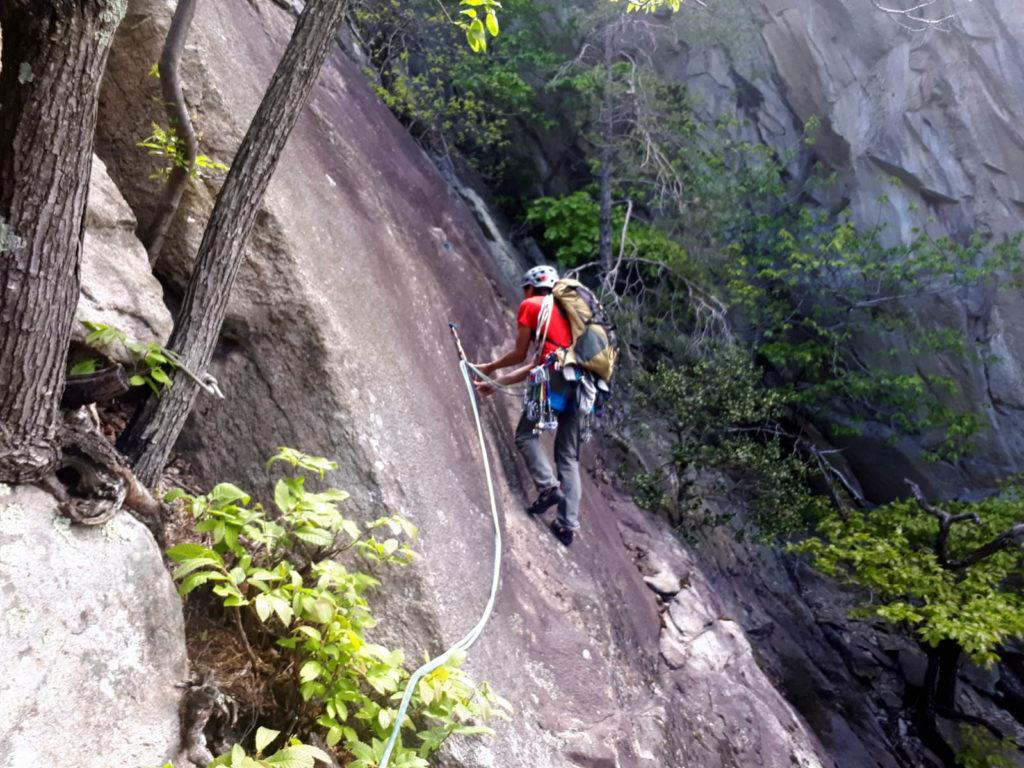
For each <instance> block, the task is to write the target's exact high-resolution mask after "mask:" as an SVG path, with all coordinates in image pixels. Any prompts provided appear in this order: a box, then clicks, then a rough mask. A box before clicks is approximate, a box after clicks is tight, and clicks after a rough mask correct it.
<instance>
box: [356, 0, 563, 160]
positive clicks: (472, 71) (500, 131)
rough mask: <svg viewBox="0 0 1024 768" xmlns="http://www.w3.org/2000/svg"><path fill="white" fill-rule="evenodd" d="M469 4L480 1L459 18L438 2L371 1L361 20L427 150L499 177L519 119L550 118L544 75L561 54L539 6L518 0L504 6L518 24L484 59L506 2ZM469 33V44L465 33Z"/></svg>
mask: <svg viewBox="0 0 1024 768" xmlns="http://www.w3.org/2000/svg"><path fill="white" fill-rule="evenodd" d="M464 5H468V6H477V7H466V8H463V9H462V12H461V13H460V17H461V20H458V19H452V18H450V17H449V16H448V15H447V13H446V12H445V10H444V9H443V7H441V6H439V5H438V4H436V3H433V2H429V0H417V1H416V2H404V1H402V0H387V2H383V3H380V2H372V3H371V2H362V3H359V4H357V5H356V6H355V8H354V13H353V20H354V24H355V29H356V31H357V33H358V34H359V36H360V38H361V39H362V41H363V44H364V46H365V47H366V49H367V53H368V56H369V59H370V65H369V74H370V76H371V80H372V81H373V82H375V89H376V91H377V95H378V96H379V97H380V98H381V100H382V101H383V102H384V104H386V105H387V106H388V107H389V108H390V109H391V111H392V112H394V113H395V114H396V115H397V116H398V117H399V119H401V120H402V121H403V122H404V123H405V124H406V125H407V126H408V127H409V129H410V131H411V133H412V134H413V135H414V136H415V137H416V138H417V139H418V140H419V141H420V142H421V143H423V144H424V145H426V146H427V148H429V149H430V150H432V151H434V152H439V153H444V154H449V153H451V152H452V151H455V152H458V153H462V155H463V156H464V157H465V159H466V160H467V161H468V162H469V164H470V165H471V166H472V167H473V168H474V169H476V170H477V171H478V172H480V173H482V174H483V175H484V176H485V177H486V178H488V179H490V180H497V179H500V178H501V177H502V176H503V175H504V174H505V172H506V169H507V162H508V153H507V150H508V148H509V147H510V146H511V143H512V140H513V136H514V127H515V126H514V122H515V120H523V121H531V122H533V123H535V124H536V123H542V122H543V118H542V116H541V114H540V112H539V110H538V104H537V100H536V94H537V88H536V83H537V82H538V81H539V80H540V76H539V75H538V74H537V73H539V72H543V71H546V69H547V68H548V66H549V65H548V63H547V62H549V61H551V60H552V54H551V53H550V52H549V51H547V50H546V49H544V47H543V46H542V45H540V44H538V40H539V37H540V35H539V33H538V28H537V26H536V24H534V23H533V19H535V18H536V14H537V8H536V7H535V4H534V3H533V2H531V1H530V0H511V2H505V3H503V4H502V5H503V6H504V10H503V12H508V13H509V16H510V17H511V18H513V19H515V21H516V24H517V27H516V28H513V29H506V30H503V31H502V32H501V37H500V38H498V39H497V41H495V42H497V43H498V44H496V45H494V46H493V47H492V49H491V50H490V51H489V52H488V55H487V56H477V55H475V53H474V51H477V50H480V49H481V47H483V48H486V46H487V34H484V31H485V30H486V32H487V33H490V34H492V36H493V34H494V33H496V31H497V16H496V14H495V12H496V10H497V9H498V8H499V7H500V6H498V5H497V4H496V3H493V2H490V0H487V2H484V1H483V0H481V1H480V2H479V3H478V2H477V1H476V0H471V1H470V0H467V2H465V3H464ZM453 21H454V22H455V24H454V25H453ZM463 33H464V34H466V35H467V37H468V38H469V42H470V48H467V47H466V46H465V44H463V43H462V42H461V41H460V40H459V39H458V38H459V37H460V36H461V34H463ZM474 46H475V47H474Z"/></svg>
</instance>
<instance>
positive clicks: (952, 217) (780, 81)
mask: <svg viewBox="0 0 1024 768" xmlns="http://www.w3.org/2000/svg"><path fill="white" fill-rule="evenodd" d="M893 5H898V4H893ZM929 12H933V13H935V14H937V15H945V14H947V13H949V12H955V13H956V17H955V18H954V19H952V20H950V21H949V23H948V24H946V25H944V28H943V29H944V31H939V30H932V31H929V32H913V31H908V30H907V29H904V28H903V27H901V26H900V25H899V24H897V23H896V22H895V21H894V20H893V18H892V17H890V16H887V15H886V14H884V13H881V12H880V11H878V10H877V9H875V8H873V7H872V5H871V4H870V3H867V2H861V1H860V0H757V1H756V2H739V0H723V2H722V3H719V4H716V10H715V13H714V14H705V13H702V12H701V11H700V10H699V9H692V10H691V11H690V12H689V13H687V14H685V16H683V17H681V18H679V19H677V20H674V21H673V27H672V29H673V34H672V35H670V36H669V39H667V40H666V41H665V44H664V45H661V46H660V47H659V48H658V50H657V52H656V54H655V58H656V61H657V65H658V66H659V67H660V68H661V69H662V71H663V72H664V73H665V74H666V75H668V76H669V77H671V78H673V79H676V80H679V81H680V82H683V83H685V84H686V85H687V87H688V88H689V90H690V91H691V92H692V93H693V94H695V96H696V103H697V105H698V109H699V110H702V111H703V112H704V114H705V116H706V117H708V118H710V119H714V118H717V117H718V116H720V115H722V114H732V115H735V116H736V117H738V118H740V119H741V120H742V121H745V123H744V124H743V125H742V127H740V128H739V129H738V132H739V133H740V134H741V135H742V136H743V138H746V139H748V140H750V141H754V142H758V143H763V144H767V145H768V146H771V147H773V148H774V149H776V150H778V151H779V152H780V153H785V152H788V151H792V150H794V149H796V150H798V152H797V153H796V157H795V159H794V160H793V161H792V167H791V168H790V170H791V172H792V173H793V175H794V177H796V178H800V177H802V176H803V175H805V174H806V173H807V171H808V169H809V168H810V165H811V163H812V162H813V161H820V162H822V163H823V164H824V165H825V167H827V168H830V169H832V170H835V171H836V172H837V173H838V179H839V183H838V184H837V186H836V187H835V188H834V189H833V190H832V191H830V192H829V193H828V197H826V198H823V199H821V200H820V202H821V203H822V204H823V205H827V206H830V207H831V206H834V205H836V204H840V203H847V204H848V205H849V206H850V209H851V210H852V212H853V214H854V217H855V219H856V220H857V221H859V222H860V223H861V224H864V225H867V226H874V225H876V224H877V223H878V222H888V226H887V227H886V230H885V233H884V237H885V238H887V239H889V240H890V241H895V240H904V241H905V240H907V239H908V238H910V237H911V236H912V232H913V229H914V228H915V227H919V228H920V229H921V230H922V231H926V232H929V233H931V234H933V235H941V234H948V235H950V236H952V237H953V238H954V239H956V240H958V241H964V240H965V239H966V238H967V237H968V236H969V235H970V234H971V233H974V232H977V233H979V234H982V235H992V236H994V237H995V238H996V241H997V242H998V241H999V240H1000V239H1001V238H1002V237H1003V236H1005V235H1007V234H1012V233H1016V232H1019V231H1022V230H1024V187H1022V186H1021V185H1022V184H1024V181H1022V180H1024V129H1022V127H1021V126H1022V125H1024V121H1022V119H1021V118H1022V112H1024V85H1022V83H1024V14H1021V13H1020V9H1019V8H1017V7H1015V6H1014V5H1013V4H1012V3H1007V2H1000V0H976V1H975V2H971V3H957V2H952V1H950V2H945V3H937V4H936V5H935V6H934V7H932V8H931V9H930V11H929ZM811 118H817V119H818V120H819V121H820V123H821V128H820V130H819V131H818V133H817V139H818V140H817V142H816V144H815V146H814V147H813V148H812V149H810V150H807V149H801V146H800V137H801V132H802V126H803V125H804V124H805V122H806V121H807V120H809V119H811ZM893 180H896V182H897V183H893ZM913 309H914V310H915V312H916V314H917V317H918V318H919V319H920V322H921V324H922V325H923V326H925V327H926V328H932V327H939V325H940V324H941V326H943V327H952V328H955V329H958V330H960V331H962V332H963V333H964V336H965V338H966V339H967V342H968V347H969V353H970V354H969V355H968V358H969V359H964V360H960V359H949V358H945V357H943V356H941V355H938V356H936V358H935V359H933V360H929V361H925V362H922V363H918V365H919V370H920V371H921V372H922V373H929V374H939V375H944V376H949V377H951V378H952V379H953V380H954V381H956V383H957V385H958V386H959V389H960V392H959V394H958V395H957V396H956V397H952V398H950V400H949V403H950V404H951V405H954V406H967V407H970V408H973V409H976V410H978V411H979V412H980V413H981V415H982V416H983V419H984V420H985V421H986V422H987V424H986V427H987V428H986V429H985V431H984V432H983V433H982V434H981V435H980V437H979V440H978V444H977V450H975V451H974V453H973V454H972V455H970V456H968V457H967V458H966V459H964V460H962V461H961V462H959V463H957V464H956V465H946V464H933V463H929V462H925V461H922V459H921V457H920V453H921V444H920V442H919V441H918V440H915V439H908V440H904V441H902V442H900V443H897V444H896V445H889V444H888V442H887V438H888V437H889V435H888V434H881V433H879V434H873V433H868V434H865V435H864V436H863V438H862V439H859V440H856V441H850V442H849V444H847V445H845V446H844V447H845V448H846V458H847V459H848V460H849V461H850V463H851V465H853V467H854V468H855V469H856V470H857V472H858V476H859V478H860V480H861V481H862V482H863V483H864V485H865V490H866V491H867V492H868V493H869V495H871V496H873V497H875V498H885V497H889V496H892V495H896V494H899V493H901V491H902V487H901V484H902V482H903V478H904V477H906V476H911V477H915V478H917V479H918V480H919V481H920V482H921V483H922V484H923V485H924V487H925V488H926V490H927V491H929V492H930V493H933V494H937V495H944V496H953V495H963V494H970V493H972V492H976V491H977V489H978V488H984V487H991V486H992V484H993V483H994V481H995V480H996V479H998V478H1000V477H1002V476H1005V475H1007V474H1012V473H1015V472H1019V471H1020V470H1021V468H1022V467H1024V437H1022V436H1024V395H1022V390H1021V388H1020V387H1019V386H1018V383H1019V381H1020V376H1021V371H1020V360H1021V359H1024V358H1022V355H1024V305H1022V302H1021V299H1020V295H1019V291H1015V290H1004V291H998V290H995V286H987V287H982V288H976V289H971V290H962V291H959V292H957V293H954V294H947V295H943V296H940V297H933V298H929V299H928V300H926V301H924V302H921V304H920V305H918V306H916V307H914V308H913ZM899 344H900V342H899V340H898V339H897V340H893V346H895V347H897V348H899ZM859 352H860V353H861V354H862V355H863V356H864V357H865V359H866V360H869V361H870V360H872V359H875V358H876V357H877V350H876V349H872V345H865V346H864V347H863V349H860V350H859ZM879 466H886V467H889V468H891V469H892V471H891V472H885V473H881V472H878V471H877V468H878V467H879Z"/></svg>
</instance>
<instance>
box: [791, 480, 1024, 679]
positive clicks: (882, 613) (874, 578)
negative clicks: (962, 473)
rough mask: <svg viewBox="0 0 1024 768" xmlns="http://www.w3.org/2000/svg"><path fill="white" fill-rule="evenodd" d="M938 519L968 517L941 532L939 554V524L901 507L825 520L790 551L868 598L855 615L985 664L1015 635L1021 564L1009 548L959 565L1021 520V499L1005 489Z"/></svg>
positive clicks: (1023, 613) (1022, 600) (1023, 627)
mask: <svg viewBox="0 0 1024 768" xmlns="http://www.w3.org/2000/svg"><path fill="white" fill-rule="evenodd" d="M945 511H946V512H948V513H949V514H950V515H953V516H957V515H970V516H976V518H975V517H971V518H970V519H966V518H965V519H963V520H962V521H961V522H959V523H958V524H955V525H952V526H950V529H949V534H948V542H947V543H946V544H945V545H944V546H943V545H941V540H940V537H939V532H940V523H939V519H938V518H937V517H935V516H933V515H931V514H928V513H927V512H926V511H924V510H922V508H921V507H920V505H919V504H917V503H916V502H914V501H912V500H910V501H897V502H893V503H891V504H886V505H885V506H882V507H878V508H877V509H874V510H871V511H869V512H864V513H853V514H850V515H848V516H847V517H845V518H844V517H842V516H840V515H838V514H835V515H831V516H829V517H828V518H827V519H825V520H822V521H821V522H819V524H818V533H817V536H816V537H815V538H811V539H808V540H807V541H805V542H803V543H801V544H799V545H797V546H794V547H793V549H794V550H795V551H798V552H803V553H806V554H808V555H810V557H811V561H812V562H813V564H814V566H815V567H816V568H818V569H819V570H820V571H822V572H823V573H826V574H828V575H829V576H832V577H834V578H836V579H839V580H840V581H844V582H847V583H850V584H854V585H857V586H859V587H862V588H863V589H865V590H867V594H868V595H869V598H868V599H867V600H866V601H865V603H864V604H863V605H862V606H861V608H860V609H859V611H858V613H859V615H861V616H865V617H866V616H877V617H879V618H881V619H884V620H886V621H888V622H891V623H893V624H897V625H902V626H906V627H907V628H908V629H910V630H911V631H912V632H913V633H914V634H915V635H916V636H917V637H918V638H919V639H920V640H921V642H922V643H924V644H925V645H927V646H930V647H936V646H937V645H938V644H939V643H940V642H941V641H943V640H951V641H953V642H955V643H956V644H957V645H958V646H959V647H960V648H962V649H963V650H964V652H966V653H967V654H968V655H969V656H970V657H971V658H972V659H973V660H975V661H976V662H978V663H982V664H991V663H992V662H994V661H997V660H998V659H999V648H1000V646H1002V645H1003V644H1005V643H1006V642H1007V641H1009V640H1011V639H1014V638H1020V637H1024V594H1022V593H1021V591H1020V589H1019V587H1018V584H1019V579H1020V577H1021V576H1022V575H1024V563H1022V561H1021V557H1020V551H1019V550H1018V549H1016V548H1014V547H1010V548H1007V549H1003V550H1001V551H997V552H994V553H993V554H991V555H990V556H988V557H985V558H983V559H982V560H980V561H979V562H977V563H974V564H970V565H958V561H960V560H961V559H962V558H964V557H965V556H967V555H968V554H969V553H971V552H974V551H975V550H977V549H978V548H979V547H981V546H982V545H983V544H986V543H987V542H990V541H992V540H993V539H995V538H996V537H997V536H998V535H999V534H1000V533H1001V532H1003V531H1004V530H1006V529H1008V528H1009V527H1011V526H1013V525H1015V524H1017V523H1021V522H1024V496H1022V490H1021V488H1019V487H1011V488H1008V489H1006V490H1005V491H1003V492H1002V493H1001V494H999V495H997V496H994V497H992V498H989V499H985V500H983V501H977V502H953V503H949V504H947V505H946V507H945ZM944 550H945V551H946V552H947V554H945V555H944V554H943V551H944Z"/></svg>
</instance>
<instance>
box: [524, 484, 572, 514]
mask: <svg viewBox="0 0 1024 768" xmlns="http://www.w3.org/2000/svg"><path fill="white" fill-rule="evenodd" d="M563 499H565V496H563V495H562V491H561V490H560V489H559V488H558V486H557V485H556V486H554V487H553V488H548V489H547V490H544V491H541V492H540V496H538V497H537V500H536V501H535V502H533V504H531V505H530V506H528V507H527V508H526V511H527V512H529V513H530V514H531V515H542V514H544V513H545V512H547V511H548V510H549V509H550V508H551V507H553V506H555V504H558V503H560V502H561V501H562V500H563Z"/></svg>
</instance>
